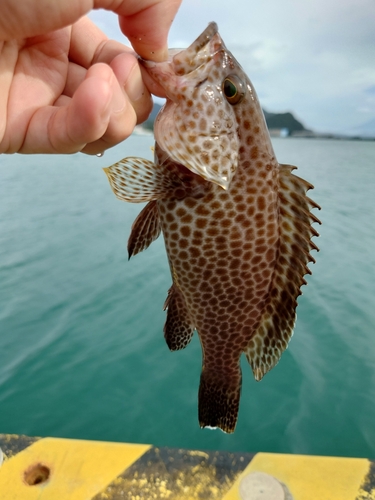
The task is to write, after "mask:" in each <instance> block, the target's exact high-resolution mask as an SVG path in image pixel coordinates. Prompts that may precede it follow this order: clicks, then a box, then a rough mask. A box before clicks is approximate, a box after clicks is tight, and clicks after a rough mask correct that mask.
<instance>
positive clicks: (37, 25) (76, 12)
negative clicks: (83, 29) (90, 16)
mask: <svg viewBox="0 0 375 500" xmlns="http://www.w3.org/2000/svg"><path fill="white" fill-rule="evenodd" d="M92 3H93V2H92V0H80V1H79V2H77V0H65V1H64V2H57V1H54V2H51V0H38V1H37V2H35V0H22V2H15V1H14V0H2V1H1V16H0V40H12V39H24V38H31V37H33V36H36V35H42V34H45V33H48V32H50V31H55V30H57V29H59V28H63V27H65V26H68V25H70V24H73V23H74V22H75V21H77V19H79V18H81V17H82V16H83V15H84V14H86V13H87V12H89V11H90V10H91V9H92Z"/></svg>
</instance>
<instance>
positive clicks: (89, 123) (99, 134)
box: [0, 0, 181, 154]
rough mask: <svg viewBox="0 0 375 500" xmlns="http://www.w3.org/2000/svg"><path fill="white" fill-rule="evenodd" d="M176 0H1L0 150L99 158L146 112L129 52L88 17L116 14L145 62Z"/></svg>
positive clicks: (158, 56)
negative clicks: (105, 11)
mask: <svg viewBox="0 0 375 500" xmlns="http://www.w3.org/2000/svg"><path fill="white" fill-rule="evenodd" d="M180 1H181V0H122V1H120V2H117V3H114V2H111V1H110V0H97V1H96V2H95V3H94V5H93V2H90V1H89V0H79V1H78V0H54V2H50V0H24V1H23V2H21V4H20V3H19V2H18V3H17V2H14V1H13V0H3V1H2V2H1V6H0V153H15V152H18V153H75V152H78V151H82V152H84V153H88V154H97V153H101V152H102V151H104V150H105V149H108V148H110V147H112V146H114V145H115V144H117V143H119V142H121V141H122V140H124V139H126V138H127V137H128V136H129V135H130V134H131V132H132V131H133V128H134V126H135V125H136V123H141V122H142V121H144V120H145V119H146V118H147V116H148V115H149V113H150V111H151V109H152V100H151V96H150V93H149V90H148V88H147V86H146V84H145V83H144V81H143V78H142V72H141V71H142V70H141V68H140V67H139V65H138V61H137V58H136V56H135V54H134V52H133V51H132V50H131V49H130V48H127V47H125V46H124V45H122V44H120V43H118V42H115V41H113V40H108V38H107V37H106V35H104V33H102V32H101V31H100V30H99V29H98V28H97V27H96V26H95V25H94V24H93V23H92V22H91V21H90V20H89V19H88V18H86V17H82V16H83V15H84V14H86V13H87V12H88V11H89V10H90V9H91V8H92V7H93V6H94V7H95V8H100V7H102V8H106V9H108V10H113V11H114V12H115V13H116V14H118V15H119V19H120V26H121V29H122V31H123V33H124V34H125V35H126V36H127V37H128V38H129V40H130V41H131V43H132V45H133V47H134V49H135V50H136V51H137V52H138V54H139V55H141V56H142V57H144V58H146V59H153V60H155V61H158V60H162V59H164V58H165V57H166V54H167V44H166V41H167V34H168V30H169V27H170V24H171V23H172V20H173V18H174V15H175V14H176V12H177V9H178V7H179V5H180Z"/></svg>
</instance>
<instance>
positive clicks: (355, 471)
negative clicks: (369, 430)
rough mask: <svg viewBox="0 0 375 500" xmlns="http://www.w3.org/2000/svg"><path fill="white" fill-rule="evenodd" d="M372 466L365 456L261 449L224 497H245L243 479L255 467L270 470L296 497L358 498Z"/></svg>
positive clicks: (233, 499) (304, 499) (230, 499)
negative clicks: (278, 452) (317, 455)
mask: <svg viewBox="0 0 375 500" xmlns="http://www.w3.org/2000/svg"><path fill="white" fill-rule="evenodd" d="M369 467H370V462H369V461H368V460H366V459H362V458H336V457H313V456H305V455H278V454H273V453H258V454H257V455H256V456H255V457H254V458H253V460H252V461H251V462H250V464H249V465H248V466H247V467H246V469H245V470H244V471H243V472H242V473H241V474H240V476H239V477H238V478H237V480H236V481H235V483H234V484H233V486H232V488H231V489H230V490H229V492H228V493H227V494H226V495H225V496H224V497H223V500H242V499H241V496H240V493H239V484H240V481H241V479H242V478H243V477H244V476H246V475H247V474H249V473H251V472H255V471H260V472H265V473H267V474H270V475H272V476H273V477H275V478H276V479H278V480H279V481H281V482H282V483H284V484H285V485H286V486H287V487H288V489H289V491H290V493H291V494H292V495H293V498H294V499H296V500H317V499H319V500H356V498H357V497H358V494H359V492H360V486H361V483H362V482H363V480H364V477H365V476H366V474H367V472H368V470H369ZM365 498H366V499H367V498H368V499H369V500H370V499H371V498H372V497H371V496H370V497H365Z"/></svg>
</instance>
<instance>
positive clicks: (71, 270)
mask: <svg viewBox="0 0 375 500" xmlns="http://www.w3.org/2000/svg"><path fill="white" fill-rule="evenodd" d="M152 143H153V139H152V137H151V136H149V137H146V136H145V137H141V136H132V137H131V138H130V139H128V140H127V141H125V142H124V143H123V144H121V145H120V146H118V147H116V148H114V149H112V150H111V151H107V152H106V153H105V155H104V156H103V157H102V158H97V157H89V156H85V155H72V156H42V155H37V156H17V155H12V156H6V155H2V156H1V157H0V433H18V434H28V435H31V436H61V437H69V438H85V439H95V440H97V439H98V440H108V441H125V442H140V443H151V444H154V445H158V446H173V447H184V448H200V449H225V450H232V451H236V450H238V451H252V452H256V451H272V452H282V453H308V454H322V455H339V456H360V457H370V458H375V222H374V221H375V143H374V142H354V141H348V142H346V141H335V140H331V141H329V140H308V139H275V140H274V147H275V151H276V154H277V157H278V159H279V161H280V162H283V163H291V164H294V165H297V166H299V170H298V172H297V173H298V175H300V176H301V177H303V178H305V179H307V180H309V181H310V182H312V183H313V184H314V185H315V190H314V191H310V196H311V197H312V198H313V199H314V200H315V201H316V202H317V203H319V204H320V205H321V206H322V210H321V212H319V213H317V215H318V217H320V218H321V220H322V222H323V225H322V226H321V227H317V229H318V231H319V232H320V234H321V236H320V238H318V239H315V242H316V243H317V244H318V246H319V247H320V249H321V251H320V252H319V253H315V252H314V256H315V257H316V259H317V263H316V264H315V265H313V264H311V265H310V267H311V269H312V271H313V275H312V276H311V277H308V282H309V284H308V286H307V287H303V296H302V297H300V299H299V307H298V309H297V312H298V319H297V324H296V329H295V333H294V336H293V338H292V340H291V342H290V345H289V348H288V349H287V351H286V352H285V353H284V354H283V356H282V358H281V361H280V363H279V364H278V365H277V366H276V368H274V369H273V370H272V371H271V372H270V373H269V374H267V375H266V377H265V378H264V379H263V380H262V381H261V382H255V381H254V379H253V377H252V374H251V370H250V367H249V366H248V365H247V362H246V361H245V360H243V387H242V398H241V407H240V413H239V421H238V425H237V429H236V432H235V433H234V434H233V435H225V434H224V433H222V432H221V431H218V430H217V431H212V430H207V429H205V430H201V429H200V428H199V425H198V421H197V393H198V384H199V375H200V371H201V350H200V345H199V340H198V338H197V335H196V334H195V336H194V339H193V341H192V343H191V344H190V345H189V346H188V347H187V348H186V349H185V350H183V351H179V352H174V353H172V352H170V351H169V350H168V348H167V346H166V344H165V342H164V338H163V324H164V319H165V313H164V312H163V310H162V307H163V303H164V300H165V298H166V294H167V290H168V288H169V286H170V284H171V278H170V273H169V268H168V264H167V259H166V255H165V250H164V245H163V240H162V238H161V237H160V238H159V240H157V241H156V242H154V243H153V244H152V245H151V247H150V248H149V249H148V250H146V251H145V252H143V253H142V254H140V255H137V256H136V257H134V258H132V259H131V260H130V261H129V262H128V260H127V251H126V243H127V238H128V235H129V231H130V227H131V224H132V222H133V220H134V218H135V217H136V215H137V214H138V212H139V211H140V209H141V206H140V205H132V204H126V203H121V202H120V201H118V200H117V199H116V198H115V197H114V195H113V194H112V191H111V189H110V187H109V184H108V181H107V179H106V176H105V174H104V172H103V171H102V167H105V166H108V165H110V164H111V163H113V162H115V161H117V160H119V159H121V158H122V157H124V156H143V157H147V158H152V152H151V146H152Z"/></svg>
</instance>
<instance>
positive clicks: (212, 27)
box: [140, 22, 223, 83]
mask: <svg viewBox="0 0 375 500" xmlns="http://www.w3.org/2000/svg"><path fill="white" fill-rule="evenodd" d="M222 45H223V44H222V40H221V38H220V35H219V28H218V25H217V24H216V23H215V22H211V23H209V25H208V26H207V28H206V29H205V30H204V31H203V33H201V34H200V35H199V36H198V38H197V39H196V40H195V41H194V42H193V43H192V44H191V45H189V47H187V48H186V49H169V51H168V55H169V57H168V61H165V62H162V63H157V62H154V61H147V60H144V59H140V62H141V64H142V65H143V66H144V67H145V68H146V69H147V70H149V71H150V73H151V74H153V75H155V73H154V72H156V73H157V72H158V68H159V71H161V72H162V73H164V74H168V73H169V76H171V75H172V74H174V75H176V76H177V77H180V76H185V75H188V74H190V73H192V72H193V71H195V70H197V69H198V68H200V67H201V66H203V65H205V64H207V63H208V62H209V61H210V60H212V58H213V57H214V56H215V54H216V53H217V52H218V51H219V50H220V49H221V48H222ZM155 76H156V79H157V80H159V78H158V75H157V74H156V75H155ZM160 83H161V82H160Z"/></svg>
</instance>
